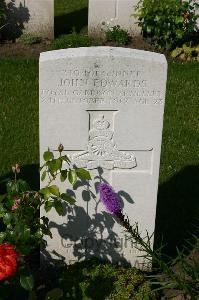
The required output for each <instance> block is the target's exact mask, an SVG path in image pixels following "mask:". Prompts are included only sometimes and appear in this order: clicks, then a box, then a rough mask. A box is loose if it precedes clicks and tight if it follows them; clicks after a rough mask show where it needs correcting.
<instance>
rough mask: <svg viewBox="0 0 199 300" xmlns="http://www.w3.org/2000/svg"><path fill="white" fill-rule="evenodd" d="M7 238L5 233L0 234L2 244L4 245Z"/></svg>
mask: <svg viewBox="0 0 199 300" xmlns="http://www.w3.org/2000/svg"><path fill="white" fill-rule="evenodd" d="M5 237H6V233H5V232H0V244H2V243H3V241H4V239H5Z"/></svg>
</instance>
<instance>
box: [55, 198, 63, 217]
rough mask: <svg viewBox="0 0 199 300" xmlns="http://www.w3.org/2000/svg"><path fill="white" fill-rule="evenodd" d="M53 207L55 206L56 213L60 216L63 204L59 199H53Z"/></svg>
mask: <svg viewBox="0 0 199 300" xmlns="http://www.w3.org/2000/svg"><path fill="white" fill-rule="evenodd" d="M54 207H55V209H56V212H57V213H58V215H59V216H61V215H62V214H63V205H62V203H61V201H55V202H54Z"/></svg>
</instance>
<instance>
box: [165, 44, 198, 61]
mask: <svg viewBox="0 0 199 300" xmlns="http://www.w3.org/2000/svg"><path fill="white" fill-rule="evenodd" d="M171 57H173V58H179V59H180V60H183V61H198V62H199V45H197V46H195V47H191V46H189V45H187V44H183V45H182V47H177V48H175V49H174V50H173V51H172V52H171Z"/></svg>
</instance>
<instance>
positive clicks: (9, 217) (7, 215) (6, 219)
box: [3, 213, 12, 225]
mask: <svg viewBox="0 0 199 300" xmlns="http://www.w3.org/2000/svg"><path fill="white" fill-rule="evenodd" d="M11 220H12V214H11V213H5V215H4V217H3V222H4V224H5V225H8V224H10V222H11Z"/></svg>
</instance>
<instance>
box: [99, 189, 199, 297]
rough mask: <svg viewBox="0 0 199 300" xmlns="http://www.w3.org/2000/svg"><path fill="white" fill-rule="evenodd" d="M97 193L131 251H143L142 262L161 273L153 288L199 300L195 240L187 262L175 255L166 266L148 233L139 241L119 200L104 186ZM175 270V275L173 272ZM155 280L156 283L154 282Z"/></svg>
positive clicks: (182, 255)
mask: <svg viewBox="0 0 199 300" xmlns="http://www.w3.org/2000/svg"><path fill="white" fill-rule="evenodd" d="M98 191H99V193H100V200H101V201H102V203H103V204H104V206H105V207H106V210H107V212H109V213H110V214H112V215H113V216H114V217H115V218H116V219H117V220H118V222H119V224H120V225H121V226H123V227H124V228H125V230H126V232H127V233H128V234H129V235H130V238H131V240H132V242H133V244H134V246H135V248H137V249H138V250H139V251H144V252H145V253H146V254H145V255H144V257H145V259H148V260H149V261H151V259H152V260H153V262H154V263H155V264H156V266H157V267H158V269H159V271H162V273H161V274H157V275H154V276H153V278H155V280H156V281H155V282H153V284H156V285H157V284H158V285H159V288H158V289H157V290H165V289H175V290H177V291H179V293H181V294H183V295H184V296H185V297H186V298H184V299H196V300H197V299H199V298H198V297H199V262H198V259H197V257H198V253H199V241H198V239H197V238H195V244H196V246H195V251H196V253H194V255H192V257H191V258H189V257H188V258H187V257H186V256H185V255H184V254H183V253H181V252H179V251H178V255H177V257H176V258H175V259H174V260H170V262H168V263H166V262H165V261H164V260H163V258H162V255H161V250H162V247H161V248H159V249H158V250H153V249H152V245H151V239H150V236H149V235H148V233H147V235H146V237H145V238H142V237H141V235H140V233H139V228H138V225H137V224H135V225H134V226H131V224H130V222H129V219H128V216H126V215H125V214H124V213H123V211H122V208H121V205H120V200H119V197H118V195H117V194H116V193H115V191H114V190H113V188H112V187H111V186H110V185H109V184H107V183H100V184H99V186H98ZM176 266H177V271H175V268H176ZM156 272H157V270H156ZM157 278H158V279H159V282H157Z"/></svg>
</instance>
